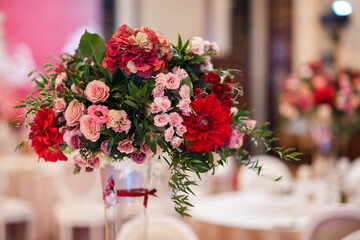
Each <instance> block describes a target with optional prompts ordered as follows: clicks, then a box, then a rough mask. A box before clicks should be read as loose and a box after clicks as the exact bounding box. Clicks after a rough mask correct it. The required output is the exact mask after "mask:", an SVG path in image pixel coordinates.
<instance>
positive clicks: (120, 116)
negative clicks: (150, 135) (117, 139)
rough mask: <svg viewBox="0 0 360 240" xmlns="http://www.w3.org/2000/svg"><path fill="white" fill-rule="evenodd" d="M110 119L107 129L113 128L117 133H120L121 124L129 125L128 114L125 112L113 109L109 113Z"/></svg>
mask: <svg viewBox="0 0 360 240" xmlns="http://www.w3.org/2000/svg"><path fill="white" fill-rule="evenodd" d="M108 117H109V118H108V120H107V122H106V127H107V128H112V129H113V130H114V131H115V132H119V131H120V128H121V124H128V122H127V121H126V120H127V113H126V112H125V111H124V110H120V111H119V110H114V109H111V110H110V111H109V113H108ZM121 131H123V130H121ZM121 131H120V132H121Z"/></svg>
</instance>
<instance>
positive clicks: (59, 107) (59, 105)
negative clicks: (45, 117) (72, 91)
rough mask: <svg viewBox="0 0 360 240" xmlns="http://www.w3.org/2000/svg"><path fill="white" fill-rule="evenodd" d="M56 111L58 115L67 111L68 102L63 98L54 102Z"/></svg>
mask: <svg viewBox="0 0 360 240" xmlns="http://www.w3.org/2000/svg"><path fill="white" fill-rule="evenodd" d="M54 110H55V112H57V113H60V112H63V111H65V110H66V101H65V99H63V98H57V99H55V102H54Z"/></svg>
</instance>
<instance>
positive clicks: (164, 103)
mask: <svg viewBox="0 0 360 240" xmlns="http://www.w3.org/2000/svg"><path fill="white" fill-rule="evenodd" d="M154 103H155V104H156V105H158V106H159V107H160V108H161V110H162V111H164V112H167V111H168V110H169V109H170V107H171V102H170V100H169V98H168V97H166V96H165V97H157V98H155V99H154Z"/></svg>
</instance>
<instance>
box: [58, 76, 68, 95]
mask: <svg viewBox="0 0 360 240" xmlns="http://www.w3.org/2000/svg"><path fill="white" fill-rule="evenodd" d="M66 80H67V76H66V73H64V72H62V73H60V74H59V75H57V76H56V79H55V89H56V90H57V91H59V92H61V91H64V90H65V83H64V81H66Z"/></svg>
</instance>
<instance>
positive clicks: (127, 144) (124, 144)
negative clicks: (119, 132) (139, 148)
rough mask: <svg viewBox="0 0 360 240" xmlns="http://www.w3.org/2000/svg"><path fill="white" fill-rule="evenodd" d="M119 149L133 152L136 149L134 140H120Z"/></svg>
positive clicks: (124, 151)
mask: <svg viewBox="0 0 360 240" xmlns="http://www.w3.org/2000/svg"><path fill="white" fill-rule="evenodd" d="M117 149H118V150H119V151H120V152H123V153H132V152H133V151H134V147H133V145H132V141H131V140H129V139H125V140H122V141H120V142H119V145H118V147H117Z"/></svg>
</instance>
